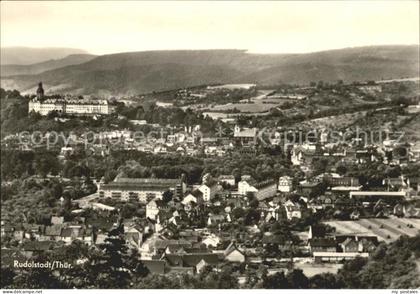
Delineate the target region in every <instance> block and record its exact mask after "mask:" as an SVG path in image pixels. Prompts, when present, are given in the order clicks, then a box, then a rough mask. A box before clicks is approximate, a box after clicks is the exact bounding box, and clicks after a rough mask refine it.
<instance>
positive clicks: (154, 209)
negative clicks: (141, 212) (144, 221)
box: [146, 200, 160, 220]
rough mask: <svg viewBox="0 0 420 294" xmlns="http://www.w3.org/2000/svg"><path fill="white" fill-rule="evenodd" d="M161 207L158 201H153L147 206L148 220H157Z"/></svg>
mask: <svg viewBox="0 0 420 294" xmlns="http://www.w3.org/2000/svg"><path fill="white" fill-rule="evenodd" d="M159 211H160V209H159V205H158V202H157V201H156V200H151V201H150V202H149V203H147V205H146V218H149V219H152V220H156V216H157V215H158V214H159Z"/></svg>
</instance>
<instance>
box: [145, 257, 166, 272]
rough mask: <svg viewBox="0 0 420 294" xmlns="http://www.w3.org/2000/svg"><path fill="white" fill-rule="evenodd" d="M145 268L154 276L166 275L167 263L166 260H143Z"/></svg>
mask: <svg viewBox="0 0 420 294" xmlns="http://www.w3.org/2000/svg"><path fill="white" fill-rule="evenodd" d="M141 262H142V263H143V264H144V266H145V267H147V269H148V270H149V271H150V273H152V274H164V273H165V261H164V260H141Z"/></svg>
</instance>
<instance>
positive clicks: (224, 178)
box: [219, 175, 236, 187]
mask: <svg viewBox="0 0 420 294" xmlns="http://www.w3.org/2000/svg"><path fill="white" fill-rule="evenodd" d="M219 183H220V184H222V183H224V184H227V185H229V186H231V187H234V186H235V184H236V182H235V177H234V176H233V175H220V176H219Z"/></svg>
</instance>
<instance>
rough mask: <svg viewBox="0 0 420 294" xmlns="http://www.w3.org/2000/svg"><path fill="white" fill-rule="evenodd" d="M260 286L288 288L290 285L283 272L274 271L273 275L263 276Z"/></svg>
mask: <svg viewBox="0 0 420 294" xmlns="http://www.w3.org/2000/svg"><path fill="white" fill-rule="evenodd" d="M262 286H263V288H264V289H289V288H290V285H289V282H288V280H287V279H286V277H285V275H284V272H279V273H275V274H274V275H270V276H265V277H263V283H262Z"/></svg>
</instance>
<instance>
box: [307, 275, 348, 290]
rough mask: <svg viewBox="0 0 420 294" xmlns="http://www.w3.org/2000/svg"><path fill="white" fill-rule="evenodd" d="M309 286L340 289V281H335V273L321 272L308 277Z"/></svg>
mask: <svg viewBox="0 0 420 294" xmlns="http://www.w3.org/2000/svg"><path fill="white" fill-rule="evenodd" d="M309 284H310V288H312V289H340V288H342V287H343V285H342V283H340V282H339V281H337V278H336V276H335V275H333V274H331V273H322V274H318V275H315V276H313V277H311V278H310V279H309Z"/></svg>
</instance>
